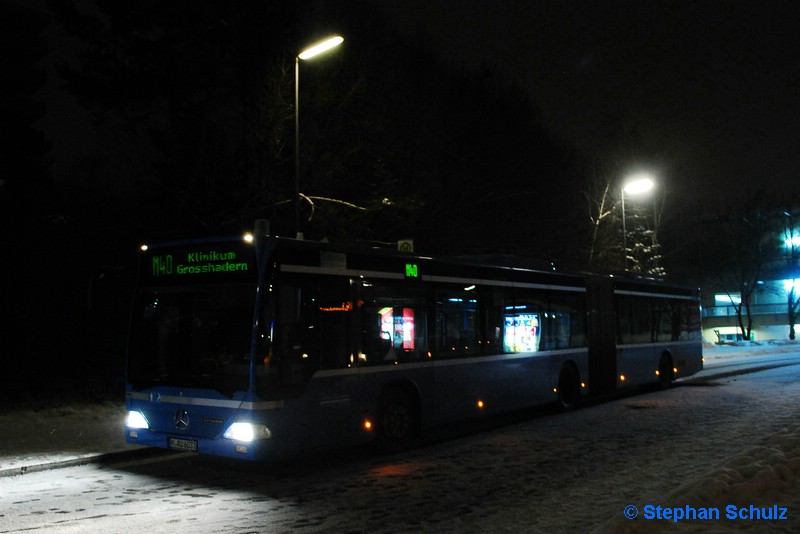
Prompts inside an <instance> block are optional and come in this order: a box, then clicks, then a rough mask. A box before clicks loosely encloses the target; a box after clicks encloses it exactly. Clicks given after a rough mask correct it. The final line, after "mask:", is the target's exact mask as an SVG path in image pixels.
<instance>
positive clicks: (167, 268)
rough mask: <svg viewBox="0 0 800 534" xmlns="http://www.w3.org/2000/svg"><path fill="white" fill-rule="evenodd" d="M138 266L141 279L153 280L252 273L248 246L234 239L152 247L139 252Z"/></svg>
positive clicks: (250, 275)
mask: <svg viewBox="0 0 800 534" xmlns="http://www.w3.org/2000/svg"><path fill="white" fill-rule="evenodd" d="M140 268H141V275H142V278H143V279H150V281H151V282H153V283H160V282H166V281H169V282H178V281H189V280H195V281H199V280H200V279H203V280H219V281H223V280H226V279H227V280H230V281H234V280H236V279H240V280H241V279H249V278H253V277H255V276H256V267H255V257H254V252H253V247H252V245H249V244H247V243H244V242H241V243H240V242H236V241H232V242H222V243H200V244H195V245H179V246H174V247H168V248H154V249H152V250H147V251H144V252H143V257H142V263H141V267H140Z"/></svg>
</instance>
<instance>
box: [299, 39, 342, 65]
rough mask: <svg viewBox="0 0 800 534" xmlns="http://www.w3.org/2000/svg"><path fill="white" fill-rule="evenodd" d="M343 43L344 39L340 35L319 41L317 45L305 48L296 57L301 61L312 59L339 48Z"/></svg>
mask: <svg viewBox="0 0 800 534" xmlns="http://www.w3.org/2000/svg"><path fill="white" fill-rule="evenodd" d="M343 42H344V37H341V36H340V35H336V36H334V37H329V38H327V39H325V40H324V41H320V42H319V43H317V44H314V45H312V46H310V47H308V48H306V49H305V50H303V51H302V52H300V53H299V54H298V55H297V57H298V58H300V59H303V60H305V59H311V58H312V57H314V56H317V55H319V54H321V53H323V52H327V51H328V50H330V49H331V48H334V47H336V46H339V45H340V44H342V43H343Z"/></svg>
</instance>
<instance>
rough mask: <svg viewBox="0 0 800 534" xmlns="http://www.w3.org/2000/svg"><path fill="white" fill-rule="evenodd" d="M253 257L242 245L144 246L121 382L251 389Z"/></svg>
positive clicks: (139, 386)
mask: <svg viewBox="0 0 800 534" xmlns="http://www.w3.org/2000/svg"><path fill="white" fill-rule="evenodd" d="M256 274H257V269H256V265H255V254H254V251H253V247H252V245H251V244H249V243H247V242H245V241H243V240H213V241H212V240H209V241H198V242H186V243H178V244H167V245H162V246H156V247H153V248H150V249H148V248H143V249H142V254H141V256H140V265H139V290H138V292H137V295H136V300H135V304H134V309H133V315H132V318H131V319H132V322H131V332H130V344H129V351H128V381H129V383H130V385H131V386H132V387H133V388H134V389H144V388H148V387H152V386H156V385H160V386H172V387H180V388H188V387H191V388H203V389H212V390H217V391H219V392H220V393H222V394H223V395H226V396H229V397H230V396H232V395H233V394H234V393H235V392H237V391H246V390H247V389H248V387H249V384H250V350H251V339H252V335H251V333H252V326H253V311H254V309H255V299H256V287H257V285H256V278H257V276H256Z"/></svg>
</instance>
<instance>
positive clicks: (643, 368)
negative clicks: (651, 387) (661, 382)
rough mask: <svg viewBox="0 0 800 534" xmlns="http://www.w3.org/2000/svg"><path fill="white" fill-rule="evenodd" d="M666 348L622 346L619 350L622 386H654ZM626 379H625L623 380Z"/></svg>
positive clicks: (618, 362) (658, 346) (618, 361)
mask: <svg viewBox="0 0 800 534" xmlns="http://www.w3.org/2000/svg"><path fill="white" fill-rule="evenodd" d="M663 350H664V348H663V347H662V346H660V345H649V344H648V345H644V344H643V345H622V346H620V347H618V348H617V372H618V373H619V380H620V384H619V385H620V386H634V385H643V384H652V383H654V382H657V381H658V375H656V373H655V372H656V370H657V369H658V363H659V360H660V358H661V353H662V352H663ZM622 377H624V379H623V378H622Z"/></svg>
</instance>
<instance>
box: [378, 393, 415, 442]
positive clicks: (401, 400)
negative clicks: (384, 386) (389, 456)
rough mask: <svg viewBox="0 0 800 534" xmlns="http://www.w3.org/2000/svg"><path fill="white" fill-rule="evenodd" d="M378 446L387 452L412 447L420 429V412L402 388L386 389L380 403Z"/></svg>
mask: <svg viewBox="0 0 800 534" xmlns="http://www.w3.org/2000/svg"><path fill="white" fill-rule="evenodd" d="M377 423H378V429H377V430H378V433H377V438H378V446H379V447H380V449H381V451H383V452H385V453H396V452H400V451H404V450H407V449H410V448H411V447H412V446H413V445H414V442H415V440H416V438H417V433H418V431H419V413H418V410H417V408H416V405H415V404H414V402H413V401H412V399H411V396H410V395H409V394H408V393H407V392H406V391H404V390H403V389H401V388H397V387H393V388H391V389H388V390H386V391H385V392H384V393H383V394H382V395H381V398H380V401H379V403H378V421H377Z"/></svg>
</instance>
